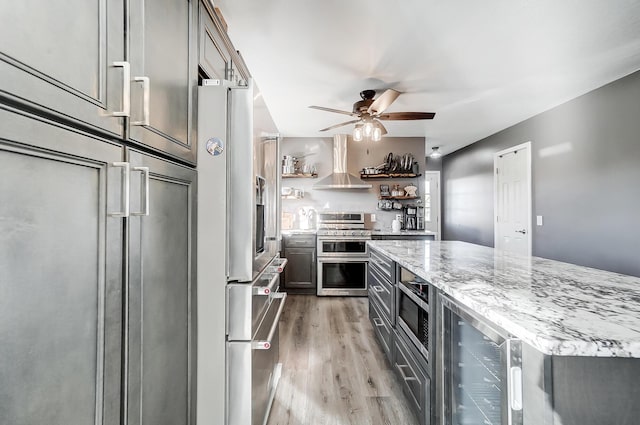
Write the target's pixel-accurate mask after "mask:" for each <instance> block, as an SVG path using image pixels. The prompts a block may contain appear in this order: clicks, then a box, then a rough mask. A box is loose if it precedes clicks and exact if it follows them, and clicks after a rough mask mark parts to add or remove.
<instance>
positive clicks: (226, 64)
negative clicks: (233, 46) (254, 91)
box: [198, 3, 231, 80]
mask: <svg viewBox="0 0 640 425" xmlns="http://www.w3.org/2000/svg"><path fill="white" fill-rule="evenodd" d="M199 20H200V25H199V27H200V29H199V31H200V38H199V43H198V62H199V64H200V67H201V68H202V69H203V70H204V72H205V73H206V74H207V76H208V77H209V78H211V79H215V80H224V79H226V78H227V74H228V72H229V68H230V66H231V56H230V55H229V51H228V48H227V45H226V44H225V42H224V39H223V37H222V35H221V34H220V32H221V31H222V29H221V28H219V27H218V26H217V25H216V24H215V23H214V20H213V18H212V17H211V15H210V14H209V11H208V10H207V8H206V7H205V6H204V4H202V3H200V12H199Z"/></svg>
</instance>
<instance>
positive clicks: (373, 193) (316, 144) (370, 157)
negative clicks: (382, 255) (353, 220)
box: [281, 137, 425, 229]
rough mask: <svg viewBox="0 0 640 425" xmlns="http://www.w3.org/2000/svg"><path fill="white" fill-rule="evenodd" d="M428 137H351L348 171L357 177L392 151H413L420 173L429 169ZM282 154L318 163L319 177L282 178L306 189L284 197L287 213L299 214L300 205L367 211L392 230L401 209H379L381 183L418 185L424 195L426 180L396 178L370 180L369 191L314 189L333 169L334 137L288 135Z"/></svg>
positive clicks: (374, 225) (382, 226)
mask: <svg viewBox="0 0 640 425" xmlns="http://www.w3.org/2000/svg"><path fill="white" fill-rule="evenodd" d="M424 144H425V142H424V137H383V138H382V140H381V141H379V142H371V141H362V142H354V141H353V140H352V139H351V137H349V141H348V142H347V151H348V155H347V170H348V171H349V173H351V174H354V175H356V176H359V175H360V170H362V168H364V167H372V166H376V165H379V164H382V163H383V162H384V158H385V156H386V155H387V154H388V153H389V152H393V153H394V154H398V155H402V154H405V153H411V154H413V155H414V157H415V158H416V161H418V162H419V167H420V172H422V171H424V169H425V161H424V158H425V156H424V148H425V145H424ZM281 153H282V155H292V156H294V157H296V158H301V160H303V161H308V162H309V163H313V164H315V165H316V168H317V172H318V178H317V179H300V178H287V179H282V186H290V187H293V188H299V189H303V190H304V191H305V196H304V199H283V200H282V210H283V212H288V213H294V214H297V213H298V211H299V210H300V208H303V207H312V208H314V209H315V210H316V211H321V210H326V211H363V212H365V213H367V220H368V219H369V217H370V216H369V214H371V213H375V214H376V219H377V221H376V222H375V223H367V224H368V226H369V227H371V228H376V229H391V222H392V221H393V219H394V218H395V215H396V213H397V212H389V211H380V210H376V208H377V205H378V195H379V193H380V184H389V185H393V184H396V183H397V184H399V185H400V187H404V186H408V185H409V184H415V185H416V186H418V195H423V190H424V180H423V179H421V178H417V179H393V180H370V181H369V182H370V183H371V184H372V185H373V188H371V189H368V190H363V189H353V190H314V189H313V185H314V184H315V183H317V182H318V180H321V179H322V178H324V177H326V176H328V175H329V174H331V173H332V171H333V138H332V137H317V138H315V137H285V138H284V139H283V140H282V145H281Z"/></svg>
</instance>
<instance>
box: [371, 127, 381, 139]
mask: <svg viewBox="0 0 640 425" xmlns="http://www.w3.org/2000/svg"><path fill="white" fill-rule="evenodd" d="M371 139H373V141H374V142H379V141H380V139H382V130H380V127H376V128H374V129H373V134H372V135H371Z"/></svg>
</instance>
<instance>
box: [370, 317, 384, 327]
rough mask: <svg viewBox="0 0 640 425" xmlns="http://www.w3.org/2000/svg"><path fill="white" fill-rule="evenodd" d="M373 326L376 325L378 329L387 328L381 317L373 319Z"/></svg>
mask: <svg viewBox="0 0 640 425" xmlns="http://www.w3.org/2000/svg"><path fill="white" fill-rule="evenodd" d="M373 324H374V325H376V328H386V326H385V325H384V323H382V319H380V318H379V317H374V318H373Z"/></svg>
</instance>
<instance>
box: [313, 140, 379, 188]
mask: <svg viewBox="0 0 640 425" xmlns="http://www.w3.org/2000/svg"><path fill="white" fill-rule="evenodd" d="M371 187H372V186H371V184H369V183H366V182H364V181H362V180H360V178H359V177H356V176H354V175H353V174H349V173H347V135H346V134H336V135H334V136H333V174H331V175H329V176H328V177H325V178H323V179H322V180H320V181H319V182H318V183H316V184H314V185H313V188H314V189H371Z"/></svg>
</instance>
